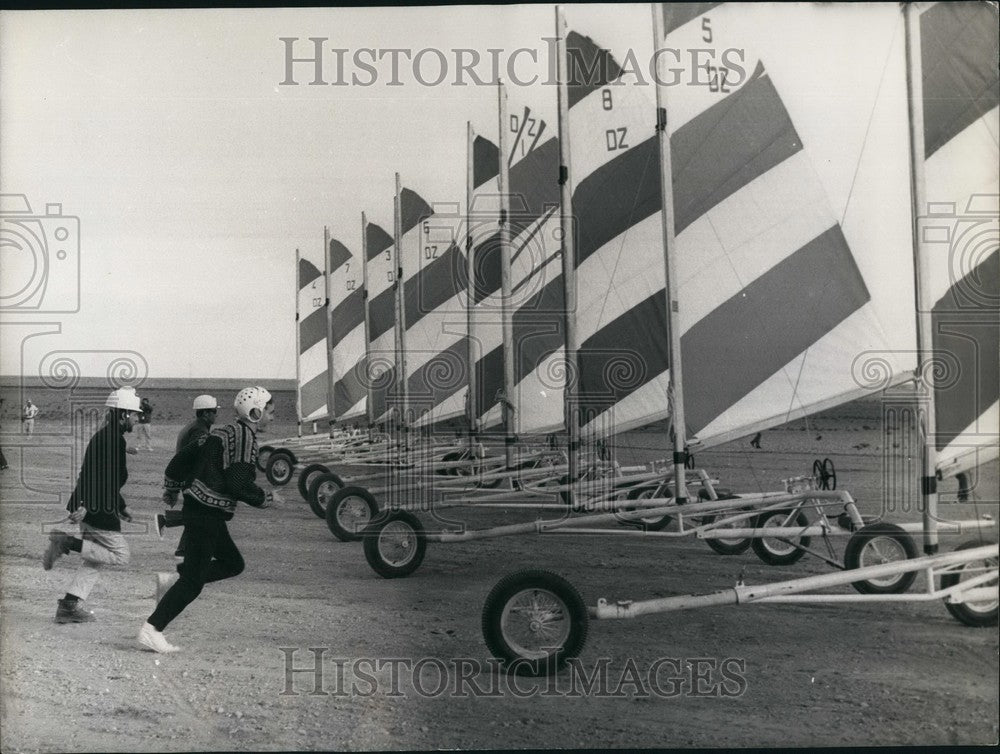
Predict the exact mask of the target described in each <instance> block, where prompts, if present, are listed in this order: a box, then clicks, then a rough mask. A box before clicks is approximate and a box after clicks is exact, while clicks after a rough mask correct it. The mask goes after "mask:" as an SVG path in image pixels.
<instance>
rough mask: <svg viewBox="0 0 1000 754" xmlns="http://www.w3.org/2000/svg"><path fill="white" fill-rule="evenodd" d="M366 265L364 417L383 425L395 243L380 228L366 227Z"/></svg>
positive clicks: (392, 358)
mask: <svg viewBox="0 0 1000 754" xmlns="http://www.w3.org/2000/svg"><path fill="white" fill-rule="evenodd" d="M365 255H366V262H365V264H366V265H367V286H368V287H367V306H368V343H367V350H368V353H367V362H366V367H367V368H366V371H365V373H364V374H363V377H362V379H366V380H367V384H368V387H369V390H370V398H369V399H370V401H371V405H370V406H369V411H368V415H369V417H370V419H371V421H372V422H374V423H379V422H384V421H386V419H387V416H386V415H387V413H388V411H389V409H390V406H391V401H390V393H391V392H392V391H393V389H394V388H395V385H396V345H395V335H396V333H395V329H396V301H395V289H394V287H393V284H394V283H395V281H396V266H395V259H394V255H395V243H394V242H393V239H392V236H391V235H389V233H387V232H386V231H385V230H384V229H383V228H382V227H381V226H379V225H375V224H374V223H368V226H367V235H366V237H365Z"/></svg>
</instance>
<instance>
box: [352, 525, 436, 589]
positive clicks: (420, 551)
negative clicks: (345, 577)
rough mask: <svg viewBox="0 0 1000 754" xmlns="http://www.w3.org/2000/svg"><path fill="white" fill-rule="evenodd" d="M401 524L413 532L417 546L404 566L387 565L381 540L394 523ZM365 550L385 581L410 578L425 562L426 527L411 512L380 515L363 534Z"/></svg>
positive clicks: (375, 569)
mask: <svg viewBox="0 0 1000 754" xmlns="http://www.w3.org/2000/svg"><path fill="white" fill-rule="evenodd" d="M396 522H401V523H403V524H404V525H406V526H409V527H410V529H412V530H413V536H414V541H415V546H414V550H413V556H412V557H411V558H410V559H409V560H408V561H406V562H405V563H403V564H402V565H394V564H392V563H387V562H386V561H385V560H384V559H383V558H382V553H380V552H379V548H378V545H379V539H380V538H381V536H382V531H383V530H384V529H385V528H386V527H387V526H388V525H389V524H392V523H396ZM361 536H362V538H363V539H364V548H365V560H367V561H368V565H370V566H371V567H372V570H373V571H375V573H377V574H378V575H379V576H381V577H382V578H384V579H400V578H404V577H406V576H409V575H410V574H411V573H413V572H414V571H416V570H417V569H418V568H419V567H420V564H421V563H423V561H424V555H425V554H426V552H427V537H426V535H425V534H424V525H423V524H422V523H420V519H419V518H417V517H416V516H414V515H413V514H412V513H410V512H409V511H392V512H391V513H386V514H383V515H380V516H379V517H378V518H377V519H375V520H374V521H372V523H371V524H369V525H368V527H367V528H366V529H365V530H364V531H363V532H362V534H361Z"/></svg>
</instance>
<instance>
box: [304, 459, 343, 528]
mask: <svg viewBox="0 0 1000 754" xmlns="http://www.w3.org/2000/svg"><path fill="white" fill-rule="evenodd" d="M342 489H344V480H343V479H341V478H340V477H339V476H337V475H336V474H334V473H333V472H330V471H328V472H326V473H325V474H319V475H316V474H314V475H313V478H312V482H310V483H309V496H308V497H307V498H306V499H307V500H308V501H309V509H310V510H311V511H312V512H313V513H315V514H316V515H317V516H318V517H319V518H324V519H325V518H326V509H327V506H329V505H330V501H331V500H332V499H333V496H334V495H336V494H337V493H338V492H339V491H340V490H342ZM335 533H336V532H335Z"/></svg>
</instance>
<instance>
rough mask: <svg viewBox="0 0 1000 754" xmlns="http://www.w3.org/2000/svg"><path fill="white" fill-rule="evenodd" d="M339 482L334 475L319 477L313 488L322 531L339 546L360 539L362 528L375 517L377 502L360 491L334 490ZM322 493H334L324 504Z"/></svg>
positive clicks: (353, 488)
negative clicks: (322, 518) (328, 531)
mask: <svg viewBox="0 0 1000 754" xmlns="http://www.w3.org/2000/svg"><path fill="white" fill-rule="evenodd" d="M327 477H334V479H328V478H327ZM339 481H340V480H339V478H336V475H335V474H324V475H323V476H322V477H320V478H319V479H318V480H317V484H316V486H317V490H316V503H317V505H323V517H324V518H325V519H326V527H327V528H328V529H329V530H330V532H331V533H332V534H333V536H335V537H336V538H337V539H339V540H340V541H341V542H353V541H355V540H358V539H361V536H362V531H363V530H364V528H365V527H366V526H368V524H370V523H371V522H372V521H373V520H374V519H375V517H376V516H377V515H378V501H377V500H375V497H374V496H373V495H372V494H371V493H370V492H369V491H368V490H366V489H365V488H364V487H344V488H343V489H340V488H336V489H335V486H336V483H337V482H339ZM341 484H343V483H342V482H341ZM323 490H334V492H333V494H332V495H330V497H329V499H328V500H324V495H323Z"/></svg>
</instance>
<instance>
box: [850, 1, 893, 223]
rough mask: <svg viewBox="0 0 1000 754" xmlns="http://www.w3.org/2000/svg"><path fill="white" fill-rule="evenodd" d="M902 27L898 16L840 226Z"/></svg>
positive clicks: (859, 168) (856, 177) (856, 179)
mask: <svg viewBox="0 0 1000 754" xmlns="http://www.w3.org/2000/svg"><path fill="white" fill-rule="evenodd" d="M901 25H902V15H900V20H899V22H897V24H896V27H895V28H894V29H893V32H892V39H891V40H889V45H888V51H887V52H886V56H885V62H884V63H883V64H882V73H881V74H879V80H878V89H876V90H875V100H874V102H873V103H872V109H871V113H869V115H868V125H867V126H866V127H865V137H864V139H862V140H861V151H860V152H859V153H858V163H857V165H855V166H854V175H853V176H852V177H851V188H850V190H849V191H848V192H847V200H846V201H845V202H844V212H843V214H842V215H841V216H840V224H841V226H843V224H844V219H845V218H846V217H847V210H848V208H849V207H850V205H851V197H852V196H853V195H854V186H855V184H856V183H857V181H858V173H859V172H860V171H861V158H862V157H863V156H864V154H865V148H866V146H867V145H868V137H869V135H870V134H871V129H872V121H874V120H875V108H876V107H878V103H879V100H880V98H881V94H882V85H883V84H885V72H886V70H887V69H888V68H889V61H890V60H891V59H892V54H891V53H892V50H893V49H894V48H895V46H896V41H897V38H898V36H899V27H900V26H901Z"/></svg>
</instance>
